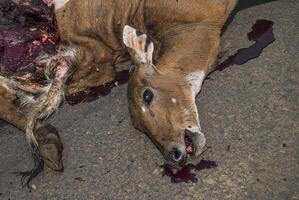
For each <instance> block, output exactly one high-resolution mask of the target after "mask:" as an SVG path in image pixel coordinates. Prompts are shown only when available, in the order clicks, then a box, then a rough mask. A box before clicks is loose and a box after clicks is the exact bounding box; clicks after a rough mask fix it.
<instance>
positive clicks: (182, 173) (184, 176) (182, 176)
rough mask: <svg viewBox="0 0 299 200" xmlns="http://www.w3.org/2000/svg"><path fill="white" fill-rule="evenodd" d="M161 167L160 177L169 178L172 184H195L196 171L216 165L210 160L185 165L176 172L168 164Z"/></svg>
mask: <svg viewBox="0 0 299 200" xmlns="http://www.w3.org/2000/svg"><path fill="white" fill-rule="evenodd" d="M161 167H162V168H163V172H162V176H168V177H170V178H171V182H172V183H182V182H184V183H189V182H193V183H196V182H197V181H198V179H197V177H196V173H195V172H196V171H201V170H204V169H212V168H215V167H217V163H216V162H215V161H211V160H201V161H200V162H199V163H198V164H197V165H193V164H187V165H185V166H184V167H182V168H181V169H178V170H177V169H174V168H173V167H172V166H171V165H169V164H164V165H162V166H161Z"/></svg>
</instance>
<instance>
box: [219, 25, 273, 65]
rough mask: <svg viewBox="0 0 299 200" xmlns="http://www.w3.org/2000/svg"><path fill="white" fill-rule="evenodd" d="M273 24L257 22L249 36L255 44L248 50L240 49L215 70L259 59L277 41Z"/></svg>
mask: <svg viewBox="0 0 299 200" xmlns="http://www.w3.org/2000/svg"><path fill="white" fill-rule="evenodd" d="M273 24H274V22H272V21H270V20H266V19H261V20H257V21H256V23H255V24H254V25H253V26H252V31H251V32H249V33H248V34H247V37H248V40H249V41H255V43H254V44H253V45H251V46H249V47H247V48H243V49H239V50H238V51H237V53H235V54H233V55H231V56H229V57H228V58H227V59H226V60H225V61H223V62H222V63H220V64H218V65H217V66H216V68H215V70H220V71H222V70H224V69H226V68H227V67H229V66H231V65H233V64H236V65H242V64H244V63H246V62H248V61H249V60H252V59H254V58H257V57H259V56H260V55H261V54H262V52H263V50H264V49H265V48H266V47H267V46H269V45H270V44H271V43H273V42H274V41H275V37H274V34H273Z"/></svg>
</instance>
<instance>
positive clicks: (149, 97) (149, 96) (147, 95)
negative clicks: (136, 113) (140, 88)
mask: <svg viewBox="0 0 299 200" xmlns="http://www.w3.org/2000/svg"><path fill="white" fill-rule="evenodd" d="M153 98H154V93H153V92H152V91H151V90H150V89H146V90H145V91H144V92H143V101H144V102H145V103H146V104H147V105H150V104H151V102H152V101H153Z"/></svg>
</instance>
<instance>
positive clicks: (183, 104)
mask: <svg viewBox="0 0 299 200" xmlns="http://www.w3.org/2000/svg"><path fill="white" fill-rule="evenodd" d="M123 41H124V44H125V45H126V46H127V47H128V48H129V52H130V55H131V57H132V60H133V62H134V64H135V65H136V67H135V69H134V71H133V72H132V74H131V77H130V80H129V85H128V102H129V111H130V115H131V119H132V123H133V125H134V127H135V128H137V129H139V130H141V131H142V132H145V133H147V134H148V136H149V137H150V138H151V139H152V140H153V142H154V143H155V144H156V146H157V147H158V148H159V150H160V151H161V152H162V154H163V156H164V158H165V159H166V160H168V161H170V162H172V163H173V164H174V165H175V166H182V165H184V164H185V163H186V160H187V157H188V154H189V155H191V156H198V155H200V154H201V153H202V151H203V149H204V146H205V144H206V139H205V136H204V134H203V133H202V132H201V128H200V123H199V117H198V111H197V107H196V104H195V96H196V94H197V93H198V91H199V90H200V88H201V84H202V81H203V79H204V77H205V73H204V72H203V71H197V72H194V73H184V71H181V72H178V71H177V70H172V69H171V67H167V68H163V67H161V66H155V65H154V63H153V53H154V43H153V41H152V40H151V39H150V37H149V36H148V35H146V34H144V33H141V32H139V31H137V30H136V29H134V28H132V27H130V26H125V27H124V31H123Z"/></svg>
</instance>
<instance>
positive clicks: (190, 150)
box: [184, 134, 195, 156]
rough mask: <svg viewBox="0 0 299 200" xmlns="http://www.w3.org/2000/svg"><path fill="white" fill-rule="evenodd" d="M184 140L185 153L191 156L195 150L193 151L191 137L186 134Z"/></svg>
mask: <svg viewBox="0 0 299 200" xmlns="http://www.w3.org/2000/svg"><path fill="white" fill-rule="evenodd" d="M184 140H185V146H186V153H187V154H189V155H191V156H193V155H194V153H195V149H194V145H193V141H192V139H191V137H190V136H188V135H187V134H186V135H185V137H184Z"/></svg>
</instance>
